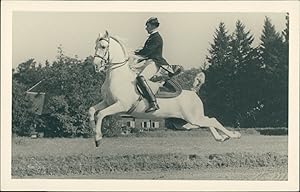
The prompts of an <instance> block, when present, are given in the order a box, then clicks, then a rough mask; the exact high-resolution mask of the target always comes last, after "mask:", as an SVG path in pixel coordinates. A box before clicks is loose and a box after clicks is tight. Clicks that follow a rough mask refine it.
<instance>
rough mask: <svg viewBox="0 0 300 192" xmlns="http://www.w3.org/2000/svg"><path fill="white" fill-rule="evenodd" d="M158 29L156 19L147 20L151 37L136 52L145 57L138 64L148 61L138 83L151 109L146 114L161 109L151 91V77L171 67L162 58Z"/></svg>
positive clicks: (147, 29)
mask: <svg viewBox="0 0 300 192" xmlns="http://www.w3.org/2000/svg"><path fill="white" fill-rule="evenodd" d="M158 27H159V22H158V19H157V18H156V17H151V18H149V19H148V20H147V22H146V31H147V32H148V34H149V37H148V39H147V40H146V42H145V44H144V47H143V48H142V49H139V50H136V51H135V54H136V55H139V56H141V57H143V59H141V60H139V61H138V62H141V61H143V60H147V61H146V64H145V65H146V67H145V69H144V70H143V72H142V75H141V74H140V75H139V76H138V77H137V82H138V84H139V86H140V88H141V90H142V92H143V94H144V96H145V98H146V99H147V100H148V102H149V108H148V109H146V111H145V112H146V113H148V112H151V111H155V110H158V109H159V106H158V104H157V102H156V98H155V96H154V94H153V92H152V90H151V89H150V87H149V85H148V83H147V80H148V79H149V78H151V76H153V75H155V73H157V71H158V70H159V68H160V67H162V68H164V69H165V70H168V68H169V66H170V65H169V64H168V62H167V61H166V60H165V59H164V58H163V57H162V49H163V40H162V37H161V36H160V34H159V33H158ZM151 61H153V62H154V63H155V67H154V66H153V65H154V64H151ZM147 64H148V65H147ZM153 67H154V68H153ZM147 73H148V74H150V76H148V77H147V75H146V74H147ZM144 76H146V78H147V80H146V79H145V78H144Z"/></svg>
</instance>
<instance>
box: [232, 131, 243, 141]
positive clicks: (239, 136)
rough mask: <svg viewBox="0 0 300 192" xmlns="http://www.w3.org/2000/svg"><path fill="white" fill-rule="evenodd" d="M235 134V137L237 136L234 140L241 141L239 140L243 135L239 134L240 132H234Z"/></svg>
mask: <svg viewBox="0 0 300 192" xmlns="http://www.w3.org/2000/svg"><path fill="white" fill-rule="evenodd" d="M233 133H234V135H235V136H234V137H233V138H235V139H239V138H241V136H242V135H241V133H240V132H238V131H234V132H233Z"/></svg>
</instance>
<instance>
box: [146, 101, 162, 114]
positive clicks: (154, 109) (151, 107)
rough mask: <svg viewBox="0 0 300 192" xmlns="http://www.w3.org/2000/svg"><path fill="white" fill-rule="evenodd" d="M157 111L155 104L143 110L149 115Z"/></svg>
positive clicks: (157, 107)
mask: <svg viewBox="0 0 300 192" xmlns="http://www.w3.org/2000/svg"><path fill="white" fill-rule="evenodd" d="M158 109H159V106H158V105H157V103H153V105H152V106H150V107H149V108H148V109H146V110H145V112H146V113H150V112H152V111H156V110H158Z"/></svg>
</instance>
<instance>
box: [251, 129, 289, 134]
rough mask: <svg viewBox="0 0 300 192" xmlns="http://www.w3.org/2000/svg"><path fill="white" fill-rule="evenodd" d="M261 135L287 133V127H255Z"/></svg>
mask: <svg viewBox="0 0 300 192" xmlns="http://www.w3.org/2000/svg"><path fill="white" fill-rule="evenodd" d="M256 130H257V131H258V132H259V133H260V134H261V135H287V134H288V129H287V128H264V129H256Z"/></svg>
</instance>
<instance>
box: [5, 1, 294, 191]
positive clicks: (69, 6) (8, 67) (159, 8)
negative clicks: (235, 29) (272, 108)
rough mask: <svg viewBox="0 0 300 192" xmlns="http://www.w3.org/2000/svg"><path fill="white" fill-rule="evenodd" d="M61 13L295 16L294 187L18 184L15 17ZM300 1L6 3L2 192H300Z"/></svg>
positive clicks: (138, 182) (160, 183) (175, 183)
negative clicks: (14, 165)
mask: <svg viewBox="0 0 300 192" xmlns="http://www.w3.org/2000/svg"><path fill="white" fill-rule="evenodd" d="M15 11H28V12H31V11H37V12H43V11H50V12H51V11H55V12H150V11H151V12H224V13H225V12H240V13H242V12H289V18H290V31H289V33H290V40H289V46H290V47H289V50H290V52H289V135H288V158H289V159H288V181H233V180H229V181H227V180H224V181H220V180H208V181H203V180H199V181H195V180H155V181H153V180H88V179H82V180H80V179H62V180H60V179H12V178H11V122H12V119H11V118H12V117H11V114H12V111H11V109H12V107H11V106H12V104H11V98H12V95H11V94H12V88H11V85H12V82H11V81H12V73H11V71H12V14H13V12H15ZM299 23H300V22H299V2H298V1H284V2H282V1H231V2H229V1H210V2H209V1H189V2H188V1H105V2H103V1H102V2H99V1H84V2H83V1H64V2H61V1H39V2H37V1H19V2H14V1H2V2H1V40H2V41H1V190H15V191H16V190H23V191H24V190H30V191H37V190H43V191H47V190H56V191H61V190H72V191H202V190H203V191H218V190H219V191H254V190H259V191H262V190H268V191H294V190H297V189H299V188H297V186H298V187H299V183H298V181H299Z"/></svg>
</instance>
